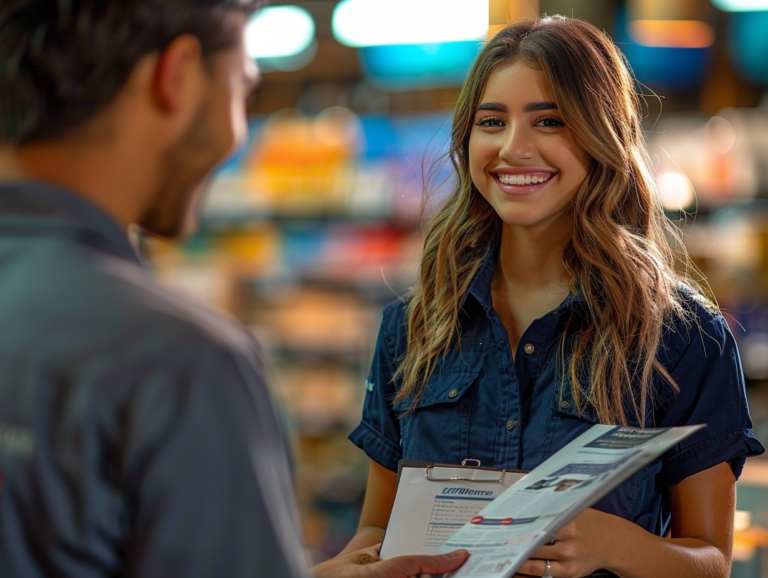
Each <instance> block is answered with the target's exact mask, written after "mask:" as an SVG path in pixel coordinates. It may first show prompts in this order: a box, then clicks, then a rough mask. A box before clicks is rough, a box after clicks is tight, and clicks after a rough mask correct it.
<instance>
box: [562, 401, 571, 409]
mask: <svg viewBox="0 0 768 578" xmlns="http://www.w3.org/2000/svg"><path fill="white" fill-rule="evenodd" d="M560 407H562V408H563V409H568V408H569V407H571V404H570V403H568V402H567V401H561V402H560Z"/></svg>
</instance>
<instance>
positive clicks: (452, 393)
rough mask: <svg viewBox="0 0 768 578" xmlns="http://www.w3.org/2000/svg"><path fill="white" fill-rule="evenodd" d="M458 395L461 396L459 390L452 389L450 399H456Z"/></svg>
mask: <svg viewBox="0 0 768 578" xmlns="http://www.w3.org/2000/svg"><path fill="white" fill-rule="evenodd" d="M457 395H459V390H458V389H452V390H451V392H450V393H449V394H448V397H456V396H457Z"/></svg>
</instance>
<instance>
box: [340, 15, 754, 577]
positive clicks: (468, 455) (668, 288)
mask: <svg viewBox="0 0 768 578" xmlns="http://www.w3.org/2000/svg"><path fill="white" fill-rule="evenodd" d="M640 121H641V107H640V101H639V98H638V96H637V94H636V93H635V83H634V81H633V79H632V77H631V75H630V73H629V71H628V69H627V67H626V65H625V62H624V58H623V57H622V55H621V53H620V52H619V51H618V49H617V48H616V47H615V46H614V45H613V43H612V42H611V41H610V39H609V38H607V37H606V36H605V34H603V33H602V32H600V31H599V30H598V29H596V28H595V27H594V26H592V25H590V24H588V23H586V22H583V21H579V20H573V19H568V18H564V17H549V18H544V19H541V20H538V21H534V22H520V23H515V24H511V25H509V26H507V27H506V28H505V29H503V30H502V31H501V32H499V33H498V34H497V35H496V36H495V37H494V38H493V39H491V40H490V41H489V42H488V43H487V44H486V46H485V47H484V49H483V50H482V51H481V53H480V55H479V56H478V58H477V60H476V61H475V63H474V65H473V67H472V70H471V71H470V73H469V76H468V77H467V80H466V82H465V84H464V87H463V88H462V91H461V94H460V96H459V100H458V102H457V105H456V110H455V114H454V120H453V127H452V137H451V139H452V140H451V148H450V158H451V161H452V164H453V167H454V169H455V172H456V185H455V189H454V191H453V194H452V195H451V196H450V197H449V199H448V201H447V202H446V203H445V205H444V206H443V207H442V209H441V210H440V211H438V213H437V214H436V215H435V216H434V218H433V219H432V221H431V223H430V226H429V231H428V234H427V238H426V241H425V246H424V254H423V256H422V260H421V268H420V272H419V278H418V282H417V284H416V286H415V287H414V288H413V289H412V291H411V293H410V294H409V295H408V296H407V299H405V300H403V301H402V302H397V303H395V304H393V305H391V306H390V307H389V308H388V309H387V310H386V311H385V313H384V320H383V322H382V326H381V330H380V334H379V342H378V346H377V350H376V353H375V355H374V359H373V363H372V366H371V374H370V376H369V378H368V383H369V384H370V387H369V388H368V392H367V394H366V400H365V406H364V409H363V419H362V422H361V424H360V426H359V427H358V428H357V429H356V430H355V431H354V432H353V433H352V434H351V436H350V438H351V439H352V441H354V442H355V443H356V444H357V445H358V446H360V447H361V448H362V449H364V450H365V452H366V453H367V454H368V456H369V457H370V458H371V467H370V474H369V481H368V490H367V494H366V500H365V504H364V506H363V513H362V519H361V522H360V531H359V533H358V535H357V536H356V537H355V539H353V541H352V543H351V544H350V548H351V547H352V546H354V547H360V546H363V545H366V544H374V543H377V542H379V541H380V540H381V536H382V533H383V528H385V527H386V525H387V522H388V517H389V513H390V511H391V507H392V503H393V500H394V495H395V492H396V487H397V476H396V474H395V472H396V470H397V465H398V460H400V459H416V460H427V461H430V462H441V463H452V464H459V463H461V462H462V460H464V459H476V460H479V461H481V462H482V464H483V465H484V466H492V467H497V468H512V469H526V470H527V469H532V468H534V467H536V466H538V465H539V464H540V463H541V462H542V461H544V460H545V459H546V458H547V457H549V456H551V455H552V454H553V453H554V452H556V451H557V450H559V449H560V448H562V447H563V446H564V445H566V444H567V443H568V442H570V441H571V440H573V439H574V438H575V437H577V436H578V435H579V434H581V433H582V432H584V431H585V430H586V429H587V428H589V427H590V426H591V425H593V424H594V423H608V424H624V425H630V426H635V427H640V428H644V427H670V426H678V425H686V424H696V423H707V424H708V426H707V428H705V429H704V430H703V431H701V432H699V433H697V434H695V435H694V436H692V437H691V438H689V439H688V440H686V441H685V442H683V443H682V444H681V445H680V446H678V447H677V448H676V449H675V451H673V452H671V454H670V456H669V457H665V458H664V460H662V461H658V462H655V463H653V464H651V465H649V466H648V467H646V468H645V469H644V470H642V471H641V472H639V473H638V474H637V475H635V476H634V477H632V478H630V479H629V480H628V481H627V482H625V483H624V484H622V485H621V486H620V487H618V488H617V489H616V490H614V491H613V492H612V493H611V494H609V495H608V496H606V497H605V498H603V499H602V500H601V501H600V502H598V503H597V504H596V505H595V508H594V509H590V510H587V511H586V512H585V513H584V514H583V515H581V516H580V517H579V518H577V519H576V520H575V521H574V522H572V523H571V524H569V525H567V526H566V527H564V528H563V529H562V530H561V531H559V532H558V533H557V534H556V535H555V537H554V540H553V541H554V544H550V545H547V546H544V547H543V548H542V550H541V551H540V552H537V553H536V554H535V555H534V558H532V559H531V560H529V561H528V562H527V563H526V564H525V565H524V566H523V567H522V568H521V570H520V572H521V574H524V575H533V576H542V574H543V573H544V572H545V570H546V571H548V572H550V573H551V575H552V576H555V577H557V578H565V577H568V578H570V577H576V576H587V575H590V574H591V573H594V572H596V571H601V569H605V570H604V571H601V572H602V573H601V574H599V575H606V572H607V575H618V576H620V577H622V578H625V577H626V578H630V577H632V578H634V577H637V578H640V577H653V578H664V577H674V578H686V577H694V576H702V575H705V574H706V575H708V576H722V577H725V576H727V575H728V572H729V567H730V555H731V542H732V531H731V530H730V528H731V526H732V524H731V522H732V520H733V508H734V493H733V491H734V485H735V480H736V478H737V477H738V476H739V474H740V472H741V469H742V466H743V464H744V461H745V460H746V458H747V457H748V456H751V455H757V454H759V453H761V452H762V451H763V450H762V446H761V445H760V444H759V443H758V442H757V441H755V439H754V436H753V435H752V429H751V428H752V423H751V420H750V418H749V411H748V409H747V404H746V398H745V395H744V382H743V377H742V372H741V366H740V362H739V358H738V353H737V351H736V346H735V342H734V340H733V336H732V335H731V333H730V331H729V329H728V326H727V324H726V323H725V321H724V319H723V317H722V315H721V314H720V313H719V311H718V309H717V307H716V305H714V304H712V303H710V302H708V301H707V300H706V299H705V298H704V297H703V296H702V291H701V290H700V289H699V287H698V285H697V284H696V282H695V281H694V280H692V279H690V278H689V277H687V276H686V275H683V274H678V273H677V268H676V266H679V270H680V271H687V272H688V271H695V269H694V267H693V265H692V264H691V262H690V260H689V258H688V256H687V255H686V254H685V252H684V251H683V250H682V249H681V248H679V247H681V245H679V247H676V248H673V247H672V246H671V245H670V243H669V241H668V239H672V240H674V239H676V238H678V235H679V232H678V231H677V230H676V229H675V228H674V226H673V225H672V224H671V223H670V222H669V221H668V220H667V219H666V217H665V216H664V211H663V208H662V205H661V202H660V198H659V193H658V191H657V190H656V186H655V182H654V178H653V174H652V170H651V164H650V161H649V158H648V154H647V150H646V145H645V139H644V135H643V131H642V128H641V124H640ZM705 448H706V449H705Z"/></svg>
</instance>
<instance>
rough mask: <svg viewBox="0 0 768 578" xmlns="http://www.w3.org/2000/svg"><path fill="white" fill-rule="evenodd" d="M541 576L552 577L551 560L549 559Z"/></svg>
mask: <svg viewBox="0 0 768 578" xmlns="http://www.w3.org/2000/svg"><path fill="white" fill-rule="evenodd" d="M541 578H552V564H551V563H550V561H549V560H547V566H546V568H544V574H542V575H541Z"/></svg>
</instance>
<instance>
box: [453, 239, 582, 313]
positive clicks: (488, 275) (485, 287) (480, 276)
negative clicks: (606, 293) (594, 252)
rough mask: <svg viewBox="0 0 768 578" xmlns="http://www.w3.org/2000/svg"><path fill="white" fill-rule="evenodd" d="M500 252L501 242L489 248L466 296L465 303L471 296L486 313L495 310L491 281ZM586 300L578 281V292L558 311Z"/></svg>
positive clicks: (558, 308) (569, 295) (558, 309)
mask: <svg viewBox="0 0 768 578" xmlns="http://www.w3.org/2000/svg"><path fill="white" fill-rule="evenodd" d="M498 254H499V244H498V243H494V245H493V246H492V248H491V249H489V250H488V252H487V253H486V255H485V257H484V258H483V263H482V265H480V268H479V269H478V270H477V273H475V277H474V278H473V279H472V282H471V283H470V285H469V289H468V290H467V295H466V296H465V297H464V303H466V301H467V299H468V298H469V297H470V296H471V297H473V298H474V299H475V300H476V301H477V302H478V303H479V304H480V306H481V307H482V308H483V309H484V310H485V312H486V313H490V312H491V311H493V298H492V297H491V281H492V280H493V269H494V267H495V266H496V259H497V257H498ZM582 301H585V297H584V293H583V292H582V291H581V287H579V285H578V282H577V283H576V293H573V292H571V293H569V294H568V296H567V297H566V298H565V299H564V300H563V302H562V303H560V305H558V306H557V309H556V311H562V310H563V309H565V308H567V307H570V306H571V305H573V304H574V303H578V302H582Z"/></svg>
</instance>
